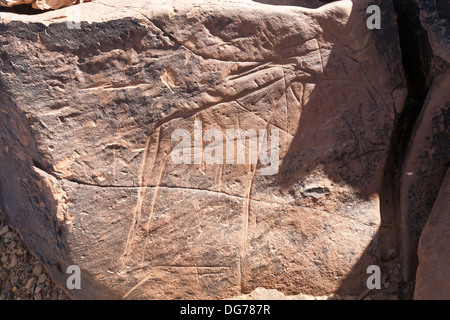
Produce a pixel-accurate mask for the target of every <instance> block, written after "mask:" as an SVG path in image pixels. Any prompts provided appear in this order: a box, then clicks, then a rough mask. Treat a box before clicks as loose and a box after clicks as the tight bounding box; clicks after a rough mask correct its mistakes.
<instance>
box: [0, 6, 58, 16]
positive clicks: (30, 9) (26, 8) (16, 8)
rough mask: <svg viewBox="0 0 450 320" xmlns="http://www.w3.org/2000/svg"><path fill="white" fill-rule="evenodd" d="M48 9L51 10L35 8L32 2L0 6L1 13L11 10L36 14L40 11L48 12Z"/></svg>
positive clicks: (18, 12) (12, 11)
mask: <svg viewBox="0 0 450 320" xmlns="http://www.w3.org/2000/svg"><path fill="white" fill-rule="evenodd" d="M47 11H50V10H38V9H33V7H32V6H31V4H20V5H17V6H12V7H0V13H1V12H11V13H17V14H25V15H35V14H40V13H43V12H47Z"/></svg>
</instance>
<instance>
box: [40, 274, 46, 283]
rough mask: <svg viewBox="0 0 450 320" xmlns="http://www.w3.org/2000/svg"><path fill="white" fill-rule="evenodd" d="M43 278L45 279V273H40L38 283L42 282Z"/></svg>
mask: <svg viewBox="0 0 450 320" xmlns="http://www.w3.org/2000/svg"><path fill="white" fill-rule="evenodd" d="M45 280H47V276H46V275H45V274H41V275H40V276H39V280H38V283H44V282H45Z"/></svg>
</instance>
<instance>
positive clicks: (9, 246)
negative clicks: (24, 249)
mask: <svg viewBox="0 0 450 320" xmlns="http://www.w3.org/2000/svg"><path fill="white" fill-rule="evenodd" d="M16 246H17V242H15V241H11V243H10V244H9V245H8V249H9V250H13V249H14V248H15V247H16Z"/></svg>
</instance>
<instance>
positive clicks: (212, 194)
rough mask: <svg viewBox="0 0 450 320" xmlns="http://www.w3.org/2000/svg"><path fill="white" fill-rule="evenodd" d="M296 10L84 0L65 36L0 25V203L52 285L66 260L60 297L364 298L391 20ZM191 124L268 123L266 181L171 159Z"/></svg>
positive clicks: (61, 22)
mask: <svg viewBox="0 0 450 320" xmlns="http://www.w3.org/2000/svg"><path fill="white" fill-rule="evenodd" d="M266 2H267V1H266ZM274 3H275V4H276V3H277V2H276V1H274ZM302 3H303V2H301V3H300V4H302ZM369 4H378V5H380V7H381V8H382V21H383V27H382V28H381V29H380V30H369V29H368V28H367V27H366V19H367V17H368V15H367V13H366V9H367V7H368V5H369ZM304 5H305V6H309V7H311V8H316V9H311V8H303V7H293V6H289V7H286V6H274V5H269V4H262V3H258V2H252V1H244V0H242V1H220V2H219V1H217V2H216V1H210V2H208V4H205V3H204V2H201V1H171V2H164V1H157V2H156V1H128V0H124V1H120V2H119V1H103V0H102V1H100V0H99V1H95V2H91V3H87V4H83V5H81V6H80V10H81V20H82V23H81V28H80V29H69V28H68V27H67V23H66V22H67V21H71V18H72V17H65V16H64V15H62V14H61V13H60V12H59V11H54V12H46V13H43V14H39V15H33V16H18V15H16V14H13V13H7V14H2V16H1V17H2V21H1V23H0V57H1V64H0V92H1V95H0V141H1V144H2V145H3V146H4V148H1V149H0V185H1V192H0V194H1V195H2V199H1V201H0V202H1V203H2V205H3V211H4V213H5V214H6V215H7V217H8V219H9V221H10V223H11V224H12V225H14V226H15V227H16V228H17V229H19V230H20V232H21V235H22V237H23V239H24V241H25V243H26V244H27V245H28V246H29V247H30V248H31V250H32V251H33V252H35V253H36V254H37V256H38V257H39V258H40V259H41V260H42V261H43V262H44V264H45V266H46V268H47V269H48V271H49V272H50V275H51V276H52V278H53V279H55V280H56V281H57V282H59V283H60V284H61V285H62V286H64V285H65V281H66V278H67V274H66V273H65V270H66V268H67V266H69V265H73V264H76V265H78V266H80V267H81V270H82V289H81V290H71V291H69V293H70V294H71V295H72V297H75V298H116V297H119V298H151V299H155V298H167V299H171V298H195V299H198V298H229V297H233V296H238V295H242V294H246V293H249V292H251V291H253V290H254V289H256V288H258V287H264V288H268V289H277V290H278V291H280V292H282V293H283V294H285V295H297V294H298V293H305V294H313V295H326V294H330V293H332V292H339V293H343V294H356V295H358V294H360V293H361V292H363V291H364V290H365V289H366V279H367V277H368V275H367V274H366V269H367V267H368V266H369V265H373V264H376V265H379V264H380V255H381V251H382V249H383V248H381V247H380V245H379V236H378V229H379V226H380V204H379V194H380V189H381V182H382V179H383V172H384V169H385V166H386V158H387V154H388V152H389V149H390V148H391V147H392V146H391V145H390V141H391V136H392V132H393V128H394V125H395V123H396V120H397V119H398V117H399V115H400V114H401V113H402V109H403V105H404V100H405V97H406V94H407V89H406V81H405V80H404V76H403V69H402V62H401V53H400V47H399V43H398V37H397V34H398V32H397V31H398V30H397V26H396V17H395V11H394V9H393V6H392V4H391V2H390V1H355V2H351V1H338V2H333V3H330V4H326V5H322V6H319V5H318V3H316V2H314V3H313V2H304ZM196 120H197V121H201V122H202V129H201V130H203V131H202V132H203V133H205V131H206V130H208V129H211V128H215V129H218V130H221V131H222V132H225V130H226V129H237V128H242V129H249V130H250V129H254V130H256V132H258V130H259V129H268V130H269V132H270V131H273V130H279V138H280V139H279V158H280V167H279V170H278V172H277V173H276V174H275V175H262V174H261V173H262V171H263V169H264V168H265V167H267V165H266V164H261V163H258V164H256V165H255V164H251V163H249V162H248V161H247V162H246V163H247V164H213V165H211V164H205V163H204V162H203V161H202V163H201V164H175V163H174V162H173V161H172V159H171V154H172V151H173V148H174V147H175V146H176V145H177V144H178V142H177V141H172V139H171V137H172V133H173V132H174V131H175V130H176V129H186V130H187V131H188V132H190V133H191V135H192V139H193V138H194V137H193V135H194V131H195V129H194V123H195V121H196ZM205 144H208V143H205ZM272 149H273V150H272V152H274V151H275V149H274V148H272ZM194 153H196V154H198V153H199V150H198V149H196V150H195V152H194Z"/></svg>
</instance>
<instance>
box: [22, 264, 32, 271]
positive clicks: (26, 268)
mask: <svg viewBox="0 0 450 320" xmlns="http://www.w3.org/2000/svg"><path fill="white" fill-rule="evenodd" d="M24 270H25V272H26V273H28V272H30V271H31V270H33V266H32V265H27V266H25V268H24Z"/></svg>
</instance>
